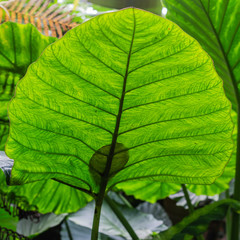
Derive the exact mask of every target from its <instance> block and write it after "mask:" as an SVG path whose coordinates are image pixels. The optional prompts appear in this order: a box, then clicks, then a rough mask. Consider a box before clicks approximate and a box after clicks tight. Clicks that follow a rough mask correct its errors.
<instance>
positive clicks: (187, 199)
mask: <svg viewBox="0 0 240 240" xmlns="http://www.w3.org/2000/svg"><path fill="white" fill-rule="evenodd" d="M181 186H182V190H183V193H184V197H185V199H186V201H187V205H188V209H189V212H190V214H192V213H193V212H194V207H193V205H192V203H191V200H190V197H189V194H188V191H187V188H186V186H185V184H181Z"/></svg>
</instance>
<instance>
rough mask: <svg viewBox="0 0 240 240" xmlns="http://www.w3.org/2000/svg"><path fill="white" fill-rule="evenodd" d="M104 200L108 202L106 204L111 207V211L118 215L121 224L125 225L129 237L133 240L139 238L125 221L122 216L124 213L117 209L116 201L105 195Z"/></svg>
mask: <svg viewBox="0 0 240 240" xmlns="http://www.w3.org/2000/svg"><path fill="white" fill-rule="evenodd" d="M105 200H106V202H107V203H108V205H109V206H110V208H111V209H112V211H113V212H114V213H115V215H116V216H117V217H118V219H119V220H120V222H121V223H122V225H123V226H124V227H125V229H126V230H127V232H128V233H129V235H130V236H131V238H132V239H133V240H138V239H139V238H138V236H137V234H136V233H135V231H134V230H133V228H132V227H131V225H130V224H129V222H128V221H127V219H126V218H125V217H124V215H123V214H122V213H121V211H120V210H119V209H118V207H117V205H116V203H115V202H114V201H112V199H111V198H110V197H109V196H107V195H106V197H105Z"/></svg>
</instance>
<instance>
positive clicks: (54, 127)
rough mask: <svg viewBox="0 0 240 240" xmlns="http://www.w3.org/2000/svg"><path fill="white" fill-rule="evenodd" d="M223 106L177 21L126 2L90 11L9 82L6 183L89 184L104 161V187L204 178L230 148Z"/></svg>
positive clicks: (218, 87)
mask: <svg viewBox="0 0 240 240" xmlns="http://www.w3.org/2000/svg"><path fill="white" fill-rule="evenodd" d="M209 102H211V104H209ZM229 111H230V104H229V102H228V100H227V99H226V97H225V95H224V92H223V88H222V81H221V79H220V78H219V77H218V75H217V73H216V72H215V71H214V67H213V63H212V61H211V59H210V57H209V56H208V55H207V54H206V53H205V52H204V51H203V50H202V48H201V47H200V46H199V44H198V43H197V41H195V40H194V39H193V38H191V37H189V36H188V35H187V34H185V33H184V32H183V31H182V30H181V29H180V28H179V27H178V26H176V25H175V24H173V23H172V22H170V21H168V20H165V19H163V18H161V17H159V16H156V15H153V14H151V13H148V12H145V11H141V10H138V9H133V8H130V9H125V10H123V11H119V12H114V13H109V14H105V15H100V16H98V17H96V18H94V19H91V20H90V21H87V22H85V23H84V24H82V25H80V26H79V27H76V28H74V29H73V30H71V31H69V32H68V33H67V34H66V35H65V36H64V37H63V38H62V39H61V40H59V41H58V42H56V43H55V44H52V45H51V46H49V47H48V48H47V49H46V50H45V51H44V53H43V54H42V56H41V57H40V58H39V59H38V61H37V62H36V63H34V64H33V65H31V66H30V68H29V71H28V73H27V74H26V76H25V77H24V78H23V80H22V81H21V83H20V84H19V85H18V87H17V92H16V97H15V98H14V100H13V101H12V102H11V104H10V107H9V116H10V119H11V130H10V137H9V141H8V144H7V148H6V149H7V154H8V155H9V157H11V158H14V159H16V162H15V165H14V168H13V172H12V182H13V183H18V184H19V183H26V182H32V181H37V180H43V179H49V178H55V179H58V180H61V181H64V182H66V183H68V184H71V185H73V186H76V187H81V188H83V189H87V190H89V191H93V192H98V187H99V177H100V175H104V173H105V172H106V169H107V168H105V164H106V161H107V163H108V164H107V165H108V167H109V166H110V163H112V165H111V166H112V167H111V170H110V174H111V176H110V175H107V176H106V175H105V177H108V180H109V181H108V187H113V186H114V185H115V184H117V183H119V182H124V181H128V180H132V179H147V180H151V181H152V180H159V181H169V182H178V183H180V182H185V183H199V184H206V183H211V182H213V181H214V180H215V178H216V177H217V176H219V175H220V174H221V173H222V171H223V168H224V166H225V165H226V163H227V161H228V160H229V157H230V154H231V151H232V141H231V132H232V123H231V119H230V116H229ZM126 160H127V162H126ZM123 162H124V163H123ZM90 163H91V164H90ZM124 164H125V166H123V165H124ZM89 165H91V169H89V168H90V167H89ZM101 165H104V167H102V166H101ZM98 166H100V168H101V169H100V168H99V171H98ZM104 169H105V170H104Z"/></svg>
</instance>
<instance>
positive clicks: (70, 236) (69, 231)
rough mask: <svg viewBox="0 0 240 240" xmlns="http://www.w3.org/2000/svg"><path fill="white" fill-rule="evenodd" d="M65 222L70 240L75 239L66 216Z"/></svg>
mask: <svg viewBox="0 0 240 240" xmlns="http://www.w3.org/2000/svg"><path fill="white" fill-rule="evenodd" d="M64 223H65V225H66V229H67V233H68V238H69V240H73V237H72V233H71V230H70V228H69V225H68V223H67V219H66V218H65V220H64Z"/></svg>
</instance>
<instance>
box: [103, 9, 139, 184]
mask: <svg viewBox="0 0 240 240" xmlns="http://www.w3.org/2000/svg"><path fill="white" fill-rule="evenodd" d="M132 10H133V23H134V25H133V33H132V41H131V45H130V49H129V54H128V59H127V65H126V72H125V75H124V80H123V88H122V96H121V99H120V104H119V110H118V115H117V119H116V125H115V130H114V133H113V138H112V143H111V148H110V151H109V155H108V158H107V163H106V167H105V170H104V172H103V175H104V176H105V177H106V179H107V178H108V175H109V172H110V169H111V164H112V160H113V157H114V151H115V146H116V143H117V138H118V131H119V127H120V121H121V116H122V112H123V102H124V97H125V93H126V85H127V78H128V74H129V72H128V69H129V65H130V60H131V54H132V47H133V41H134V36H135V30H136V17H135V13H134V8H132ZM106 184H107V182H106Z"/></svg>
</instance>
